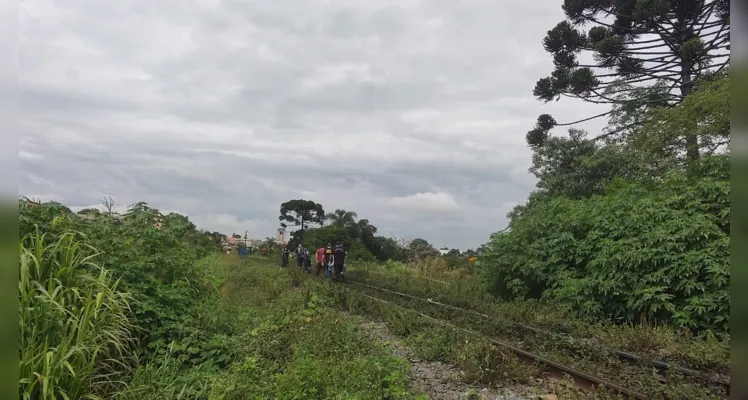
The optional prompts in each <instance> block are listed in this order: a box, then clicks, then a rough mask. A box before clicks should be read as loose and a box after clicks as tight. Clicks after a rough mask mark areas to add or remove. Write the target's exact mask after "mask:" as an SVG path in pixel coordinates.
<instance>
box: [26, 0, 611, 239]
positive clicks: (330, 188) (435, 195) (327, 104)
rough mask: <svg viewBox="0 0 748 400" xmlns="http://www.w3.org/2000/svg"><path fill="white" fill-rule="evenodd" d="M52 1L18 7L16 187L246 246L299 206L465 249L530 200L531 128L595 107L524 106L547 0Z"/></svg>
mask: <svg viewBox="0 0 748 400" xmlns="http://www.w3.org/2000/svg"><path fill="white" fill-rule="evenodd" d="M62 4H63V3H55V2H53V1H51V0H28V1H25V2H23V3H22V4H21V19H20V50H21V57H20V66H21V71H20V79H19V82H20V100H21V105H22V113H21V115H22V118H21V121H20V130H21V134H22V138H21V141H20V153H19V161H20V164H19V165H20V170H21V182H20V189H19V190H20V192H21V193H22V194H25V195H32V196H38V197H42V198H43V199H48V200H52V199H53V200H60V201H64V202H65V203H66V204H68V205H70V206H73V207H78V208H80V207H87V206H91V205H96V204H97V203H98V202H99V200H100V198H101V197H102V196H103V195H112V196H113V197H115V202H117V203H118V204H120V205H127V204H130V203H134V202H137V201H147V202H149V203H150V204H151V205H153V206H154V207H157V208H159V209H161V210H163V211H177V212H181V213H185V214H188V215H189V216H190V217H191V218H192V219H193V220H194V221H195V222H196V223H197V224H198V225H199V226H201V227H203V228H205V229H211V230H222V231H224V232H226V233H231V232H243V231H244V230H248V231H249V233H250V235H252V236H254V237H259V238H262V237H266V236H271V235H273V234H274V232H275V229H276V228H277V226H278V220H277V212H278V208H279V205H280V203H281V202H283V201H286V200H289V199H293V198H309V199H313V200H315V201H318V202H320V203H322V204H323V205H324V206H325V208H326V209H330V210H332V209H335V208H344V209H349V210H354V211H356V212H358V213H359V215H360V216H361V217H364V218H368V219H369V220H370V221H372V223H374V224H375V225H377V226H378V227H379V228H380V232H382V233H384V234H397V235H401V236H408V237H424V238H425V239H427V240H429V241H431V242H433V243H434V244H435V245H437V246H442V245H447V246H451V247H460V248H463V249H464V248H468V247H472V248H474V247H476V246H478V245H479V244H481V243H483V242H485V241H486V240H487V239H488V235H489V234H490V233H492V232H495V231H497V230H499V229H502V228H503V227H504V226H505V224H506V219H505V214H506V212H508V211H509V210H510V209H511V208H512V207H513V206H514V205H515V204H518V203H522V202H524V200H525V199H526V197H527V195H528V193H529V192H530V191H531V190H532V188H533V185H534V178H533V177H532V176H531V175H530V174H529V173H527V168H528V167H529V165H530V151H529V149H528V148H527V146H526V144H525V142H524V135H525V132H527V130H528V129H530V128H531V127H532V125H533V124H534V122H535V119H536V118H537V116H538V115H539V114H541V113H551V114H554V115H556V116H557V118H558V119H559V121H560V122H563V121H566V120H572V119H576V118H581V117H586V116H589V115H591V114H593V113H597V112H598V108H597V107H594V106H591V105H587V104H581V103H579V102H574V101H561V102H558V103H553V104H548V105H543V104H542V103H539V102H537V101H535V100H534V99H533V98H532V94H531V92H532V88H533V86H534V84H535V81H536V80H537V79H538V78H540V77H543V76H546V75H547V74H548V73H549V72H550V71H551V68H552V63H551V59H550V57H549V56H548V55H546V54H545V53H544V51H543V49H542V46H541V44H540V40H541V39H542V37H543V36H544V35H545V32H546V31H547V30H548V29H550V28H551V27H553V26H554V25H555V24H556V23H557V22H558V21H559V20H561V19H562V17H563V16H562V12H561V9H560V5H561V4H560V2H559V0H539V1H536V2H527V1H524V2H523V1H506V2H495V1H488V0H476V1H470V2H454V1H445V0H434V1H415V0H410V1H397V2H395V1H384V2H368V1H362V0H356V1H353V0H351V1H346V2H336V3H333V2H328V1H307V2H299V1H273V2H269V1H268V2H259V1H254V2H245V1H238V0H199V1H195V2H187V3H186V2H183V1H177V0H163V1H158V2H153V1H145V0H134V1H128V2H101V1H92V0H70V1H66V2H64V6H62ZM562 120H563V121H562ZM587 127H588V128H589V129H591V130H597V129H600V127H601V126H600V123H599V122H597V123H592V124H589V125H587ZM229 231H230V232H229Z"/></svg>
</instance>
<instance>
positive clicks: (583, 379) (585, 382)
mask: <svg viewBox="0 0 748 400" xmlns="http://www.w3.org/2000/svg"><path fill="white" fill-rule="evenodd" d="M346 282H347V283H349V284H352V285H357V286H361V287H366V288H369V289H372V290H377V291H381V292H387V293H390V294H393V295H396V296H400V297H404V298H408V299H411V300H416V301H421V302H425V303H429V304H432V305H435V306H439V307H444V308H450V309H454V310H459V311H462V312H466V313H469V314H472V315H476V316H480V317H482V318H485V319H487V320H493V317H491V316H489V315H486V314H483V313H480V312H477V311H475V310H470V309H465V308H462V307H457V306H454V305H451V304H446V303H442V302H439V301H435V300H432V299H429V298H422V297H418V296H413V295H411V294H407V293H402V292H398V291H395V290H391V289H387V288H382V287H378V286H374V285H370V284H367V283H363V282H359V281H356V280H355V279H350V278H346ZM358 292H359V294H361V295H363V296H365V297H368V298H371V299H374V300H377V301H380V302H384V303H387V304H390V305H392V306H394V307H397V308H401V309H405V310H409V311H411V312H416V313H418V314H419V315H420V316H422V317H424V318H427V319H429V320H431V321H434V322H436V323H438V324H441V325H446V326H450V327H452V328H454V329H456V330H459V331H462V332H465V333H469V334H473V335H478V336H480V337H482V338H484V339H486V340H488V341H489V342H491V343H493V344H496V345H498V346H500V347H502V348H504V349H506V350H509V351H511V352H512V353H514V354H516V355H517V356H518V357H519V358H520V359H521V360H523V361H525V362H528V363H540V364H543V365H545V366H546V367H547V369H548V372H550V373H551V375H552V376H554V377H556V378H558V379H560V378H561V377H563V375H564V374H567V375H569V376H571V377H572V378H573V379H574V382H575V384H576V385H577V386H578V387H580V388H582V389H584V390H587V391H591V390H593V389H594V388H595V387H601V386H603V387H606V388H607V389H608V390H611V391H614V392H616V393H618V394H621V395H623V396H626V397H627V398H632V399H646V398H647V397H646V396H644V395H643V394H641V393H638V392H636V391H634V390H631V389H627V388H625V387H623V386H621V385H618V384H616V383H614V382H611V381H609V380H606V379H603V378H601V377H598V376H595V375H591V374H588V373H585V372H583V371H579V370H577V369H575V368H572V367H569V366H566V365H564V364H561V363H558V362H555V361H552V360H549V359H547V358H545V357H542V356H539V355H536V354H533V353H530V352H527V351H525V350H522V349H519V348H517V347H515V346H513V345H511V344H508V343H504V342H501V341H499V340H495V339H493V338H490V337H487V336H486V335H485V334H482V333H479V332H476V331H473V330H470V329H466V328H464V327H459V326H456V325H454V324H452V323H450V322H448V321H445V320H442V319H439V318H434V317H432V316H429V315H426V314H423V313H421V312H420V311H419V310H416V309H413V308H408V307H403V306H401V305H398V304H395V303H393V302H391V301H387V300H384V299H381V298H378V297H375V296H370V295H367V294H365V293H363V292H361V291H358ZM514 325H516V326H518V327H520V328H522V329H526V330H529V331H532V332H535V333H540V334H546V335H559V334H558V333H553V332H549V331H547V330H544V329H541V328H537V327H533V326H530V325H526V324H522V323H515V324H514ZM564 336H566V338H567V339H569V340H571V341H576V342H581V343H584V344H587V345H591V344H590V343H589V340H586V339H579V338H573V337H571V336H568V335H564ZM596 347H597V348H600V346H596ZM603 350H606V351H608V352H609V353H611V354H613V355H615V356H616V357H618V358H619V359H622V360H625V361H628V362H632V363H642V364H648V365H652V366H654V367H655V368H656V369H657V371H658V372H660V374H661V376H660V381H661V382H665V377H664V375H665V373H666V372H667V371H676V372H678V373H680V374H683V375H686V376H690V377H692V378H696V379H698V380H700V381H702V382H705V383H709V384H712V385H717V386H719V387H721V388H722V390H723V391H724V392H725V393H726V396H727V397H726V398H729V395H730V382H729V380H726V379H723V378H722V377H720V376H717V375H716V374H714V373H706V372H702V371H697V370H694V369H690V368H684V367H681V366H677V365H673V364H670V363H667V362H664V361H658V360H649V359H645V358H644V357H641V356H639V355H636V354H633V353H630V352H625V351H621V350H616V349H611V348H604V349H603Z"/></svg>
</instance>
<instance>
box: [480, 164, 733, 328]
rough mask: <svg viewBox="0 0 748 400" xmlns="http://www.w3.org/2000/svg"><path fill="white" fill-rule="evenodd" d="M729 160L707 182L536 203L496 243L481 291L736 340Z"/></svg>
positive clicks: (681, 177)
mask: <svg viewBox="0 0 748 400" xmlns="http://www.w3.org/2000/svg"><path fill="white" fill-rule="evenodd" d="M727 161H729V160H726V159H724V158H719V159H716V160H715V159H707V160H705V164H707V166H708V167H709V168H710V170H709V171H710V172H709V173H708V174H706V175H705V176H704V175H702V177H699V178H693V177H692V176H691V175H689V174H687V173H686V172H679V173H674V174H672V175H670V176H668V177H667V178H666V179H665V180H664V181H663V182H661V183H659V184H658V185H656V186H645V185H642V184H638V183H626V182H621V181H619V182H616V183H615V184H613V185H611V186H609V187H608V190H607V192H606V193H605V194H604V195H601V196H594V197H591V198H587V199H580V200H573V199H569V198H555V199H551V200H547V201H544V202H540V203H536V204H534V205H533V207H530V208H528V209H527V210H525V211H524V212H523V215H522V216H521V217H519V218H516V219H514V220H513V221H512V223H511V224H510V229H509V230H508V231H507V232H504V233H497V234H494V235H493V236H492V238H491V240H490V242H489V244H488V246H487V249H486V251H485V254H484V255H483V256H482V265H481V270H480V273H481V278H482V282H483V283H484V285H485V286H486V287H487V288H488V289H489V291H490V292H492V293H494V294H496V295H498V296H500V297H502V298H504V299H515V298H544V299H548V300H552V301H555V302H557V303H559V304H565V305H567V306H568V307H571V308H574V309H576V310H578V311H581V312H583V313H586V314H589V315H594V316H598V317H606V318H611V319H613V320H616V321H619V322H634V321H640V320H642V319H643V320H646V321H650V322H653V323H665V322H666V323H671V324H673V325H674V326H677V327H685V328H689V329H691V330H694V331H704V330H713V331H715V332H729V321H730V317H729V315H730V293H729V288H730V271H729V257H730V250H729V246H730V237H729V234H730V229H729V216H730V182H729V175H727V177H726V176H725V174H724V173H723V172H724V165H725V164H726V163H727ZM702 172H703V171H702ZM726 178H727V179H726Z"/></svg>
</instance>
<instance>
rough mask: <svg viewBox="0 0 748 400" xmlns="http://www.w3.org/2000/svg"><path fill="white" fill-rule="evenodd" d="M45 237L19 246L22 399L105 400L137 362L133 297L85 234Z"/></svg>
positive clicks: (35, 236) (30, 238) (24, 240)
mask: <svg viewBox="0 0 748 400" xmlns="http://www.w3.org/2000/svg"><path fill="white" fill-rule="evenodd" d="M45 239H47V234H44V233H42V232H41V231H39V230H37V231H36V232H35V233H34V234H29V235H27V236H25V237H24V238H22V239H21V242H20V279H19V284H18V291H19V309H18V311H19V317H20V318H19V329H20V334H19V338H20V344H19V346H20V376H21V380H20V381H19V394H20V397H21V398H23V399H55V398H63V399H64V398H70V399H78V398H86V397H87V398H99V396H102V395H103V394H105V393H108V392H111V391H113V390H116V389H117V388H119V387H121V385H122V380H123V379H125V378H126V377H127V376H128V375H129V374H130V373H131V372H132V370H133V369H134V367H135V365H136V363H137V358H136V353H135V351H136V349H137V347H136V339H135V327H134V326H133V324H132V322H131V320H130V315H131V310H130V305H129V301H130V298H129V296H128V295H127V294H126V293H124V292H122V291H120V290H119V287H118V281H117V280H116V279H114V277H113V276H112V273H111V272H110V271H107V270H105V269H103V268H101V267H100V266H99V265H97V264H96V263H95V262H94V260H95V257H96V256H97V252H96V250H95V249H92V248H90V247H89V246H86V245H85V243H84V242H82V241H81V240H80V236H79V235H77V234H75V233H72V232H70V233H66V234H63V235H60V236H59V237H57V238H55V239H53V240H52V239H50V240H49V241H48V240H45Z"/></svg>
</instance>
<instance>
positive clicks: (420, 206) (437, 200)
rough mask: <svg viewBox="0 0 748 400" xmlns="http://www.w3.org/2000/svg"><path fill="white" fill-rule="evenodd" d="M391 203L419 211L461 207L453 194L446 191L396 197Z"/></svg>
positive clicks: (450, 209)
mask: <svg viewBox="0 0 748 400" xmlns="http://www.w3.org/2000/svg"><path fill="white" fill-rule="evenodd" d="M390 203H391V204H392V205H394V206H395V207H398V208H402V209H404V210H407V211H417V212H443V211H454V210H458V209H459V208H460V205H459V204H457V201H455V199H454V198H453V197H452V195H450V194H449V193H444V192H437V193H431V192H425V193H416V194H413V195H410V196H404V197H395V198H393V199H391V200H390Z"/></svg>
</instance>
